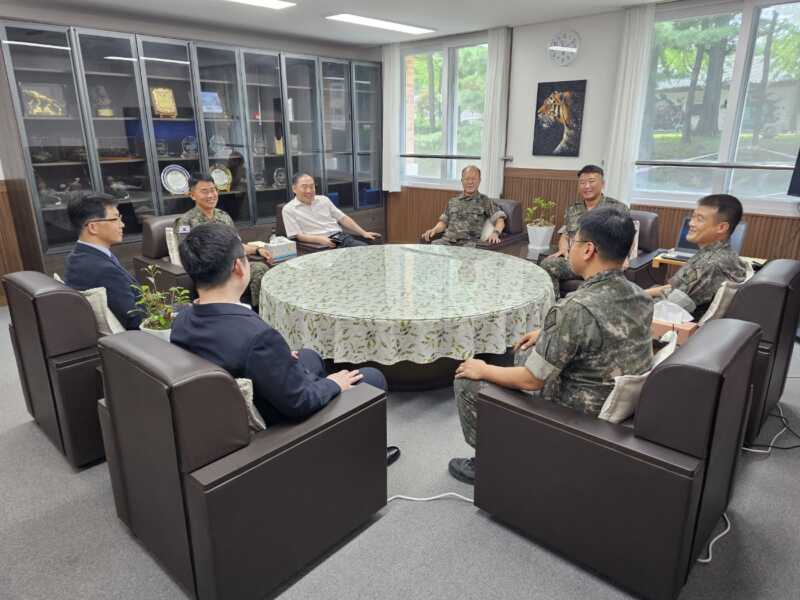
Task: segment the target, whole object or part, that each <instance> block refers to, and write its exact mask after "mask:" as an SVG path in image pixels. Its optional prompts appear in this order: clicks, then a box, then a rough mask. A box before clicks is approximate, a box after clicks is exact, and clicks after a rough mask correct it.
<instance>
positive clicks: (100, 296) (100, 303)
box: [53, 273, 125, 335]
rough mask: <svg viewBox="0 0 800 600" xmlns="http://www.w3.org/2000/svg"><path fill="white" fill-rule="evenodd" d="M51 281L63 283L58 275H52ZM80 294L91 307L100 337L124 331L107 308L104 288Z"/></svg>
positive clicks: (92, 289)
mask: <svg viewBox="0 0 800 600" xmlns="http://www.w3.org/2000/svg"><path fill="white" fill-rule="evenodd" d="M53 279H55V280H56V281H57V282H59V283H64V280H63V279H61V276H60V275H59V274H58V273H53ZM80 294H81V295H82V296H83V297H84V298H86V299H87V300H88V301H89V306H91V307H92V313H93V314H94V320H95V322H96V323H97V332H98V333H99V334H100V335H113V334H115V333H122V332H123V331H125V328H124V327H123V326H122V323H120V322H119V319H117V316H116V315H115V314H114V313H113V312H111V309H110V308H108V296H107V295H106V288H104V287H97V288H91V289H88V290H83V291H82V292H80Z"/></svg>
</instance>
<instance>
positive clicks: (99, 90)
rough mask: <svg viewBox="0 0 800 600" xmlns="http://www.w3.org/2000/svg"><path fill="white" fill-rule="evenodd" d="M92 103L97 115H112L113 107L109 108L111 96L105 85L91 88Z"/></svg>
mask: <svg viewBox="0 0 800 600" xmlns="http://www.w3.org/2000/svg"><path fill="white" fill-rule="evenodd" d="M92 104H94V110H95V113H96V114H97V116H98V117H113V116H114V109H113V108H111V96H109V95H108V92H107V91H106V86H104V85H96V86H94V87H93V88H92Z"/></svg>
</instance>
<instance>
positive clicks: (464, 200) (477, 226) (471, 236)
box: [439, 192, 506, 242]
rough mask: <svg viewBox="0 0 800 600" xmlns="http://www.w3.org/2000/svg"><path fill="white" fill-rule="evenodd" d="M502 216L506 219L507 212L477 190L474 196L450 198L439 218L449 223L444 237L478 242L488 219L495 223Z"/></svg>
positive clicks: (452, 239)
mask: <svg viewBox="0 0 800 600" xmlns="http://www.w3.org/2000/svg"><path fill="white" fill-rule="evenodd" d="M501 218H502V219H505V218H506V213H504V212H503V211H502V210H501V209H500V208H498V206H497V205H496V204H495V203H494V201H493V200H492V199H491V198H489V197H488V196H485V195H484V194H481V193H479V192H476V193H475V194H473V195H472V196H464V195H463V194H462V195H461V196H456V197H455V198H450V200H448V202H447V208H445V209H444V212H443V213H442V215H441V216H440V217H439V220H440V221H442V222H443V223H445V224H446V225H447V229H446V230H445V232H444V237H446V238H447V239H448V240H451V241H454V242H456V241H463V240H469V241H473V242H477V241H478V240H480V239H481V231H482V230H483V223H484V222H485V221H486V219H490V220H491V221H492V223H495V222H497V219H501Z"/></svg>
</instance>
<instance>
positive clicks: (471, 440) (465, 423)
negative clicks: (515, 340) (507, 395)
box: [453, 348, 538, 448]
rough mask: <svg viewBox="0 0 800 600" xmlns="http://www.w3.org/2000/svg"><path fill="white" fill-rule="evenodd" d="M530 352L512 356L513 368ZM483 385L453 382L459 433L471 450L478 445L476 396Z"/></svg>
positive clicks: (519, 365)
mask: <svg viewBox="0 0 800 600" xmlns="http://www.w3.org/2000/svg"><path fill="white" fill-rule="evenodd" d="M532 350H533V348H528V349H527V350H520V351H519V352H517V353H516V354H514V366H515V367H521V366H523V365H524V364H525V361H527V360H528V356H530V353H531V352H532ZM485 385H486V382H485V381H474V380H472V379H455V380H453V392H455V397H456V406H457V407H458V419H459V421H461V431H462V432H463V433H464V441H466V442H467V443H468V444H469V445H470V446H472V447H473V448H475V447H476V444H477V443H478V395H479V394H480V392H481V388H482V387H483V386H485ZM533 393H538V392H533Z"/></svg>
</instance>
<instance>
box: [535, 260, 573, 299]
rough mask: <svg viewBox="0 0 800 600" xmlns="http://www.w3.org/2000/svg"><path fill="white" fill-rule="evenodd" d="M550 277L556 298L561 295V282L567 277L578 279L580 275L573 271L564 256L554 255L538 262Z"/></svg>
mask: <svg viewBox="0 0 800 600" xmlns="http://www.w3.org/2000/svg"><path fill="white" fill-rule="evenodd" d="M539 266H540V267H542V268H543V269H544V270H545V271H546V272H547V274H548V275H550V279H551V280H552V281H553V290H554V291H555V293H556V300H558V299H559V298H560V297H561V282H562V281H567V280H568V279H580V276H579V275H578V274H577V273H575V271H573V270H572V269H571V268H570V266H569V261H568V260H567V258H566V257H565V256H556V257H555V258H545V259H544V260H543V261H542V262H540V263H539Z"/></svg>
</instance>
